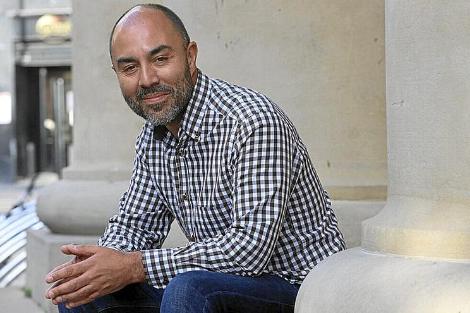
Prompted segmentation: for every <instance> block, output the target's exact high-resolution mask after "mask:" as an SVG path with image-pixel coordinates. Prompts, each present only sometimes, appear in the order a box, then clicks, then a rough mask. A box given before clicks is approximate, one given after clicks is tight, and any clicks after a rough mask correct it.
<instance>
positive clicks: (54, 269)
mask: <svg viewBox="0 0 470 313" xmlns="http://www.w3.org/2000/svg"><path fill="white" fill-rule="evenodd" d="M73 263H74V260H70V261H68V262H66V263H64V264H60V265H58V266H56V267H54V268H53V269H52V270H51V271H50V272H49V273H47V275H46V277H47V276H48V275H50V274H52V273H54V272H57V271H58V270H60V269H63V268H64V267H66V266H69V265H72V264H73Z"/></svg>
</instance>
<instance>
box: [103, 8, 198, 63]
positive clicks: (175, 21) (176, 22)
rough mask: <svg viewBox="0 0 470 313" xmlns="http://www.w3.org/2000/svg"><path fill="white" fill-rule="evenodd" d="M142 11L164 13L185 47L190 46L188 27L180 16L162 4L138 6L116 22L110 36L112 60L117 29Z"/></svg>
mask: <svg viewBox="0 0 470 313" xmlns="http://www.w3.org/2000/svg"><path fill="white" fill-rule="evenodd" d="M141 9H150V10H155V11H158V12H161V13H163V15H164V16H165V17H166V18H168V19H169V20H170V22H171V24H172V25H173V27H174V28H175V30H176V31H177V32H178V33H179V35H180V36H181V39H182V41H183V46H184V47H187V46H188V44H189V42H190V38H189V35H188V32H187V31H186V27H184V24H183V22H182V21H181V19H180V18H179V17H178V15H176V14H175V12H173V11H172V10H170V9H169V8H167V7H165V6H163V5H161V4H155V3H147V4H138V5H135V6H133V7H131V8H130V9H129V10H127V11H126V12H124V14H122V15H121V17H119V19H118V20H117V21H116V23H115V24H114V26H113V29H112V30H111V35H110V36H109V56H110V57H111V59H112V57H113V56H112V48H113V39H114V32H115V30H116V28H117V27H118V26H119V25H120V24H121V23H122V21H124V20H126V19H127V18H128V17H129V16H131V15H132V14H133V13H135V12H136V11H139V10H141Z"/></svg>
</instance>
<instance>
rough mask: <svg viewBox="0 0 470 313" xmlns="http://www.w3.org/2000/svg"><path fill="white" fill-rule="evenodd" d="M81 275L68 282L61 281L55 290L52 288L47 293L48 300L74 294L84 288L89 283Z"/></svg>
mask: <svg viewBox="0 0 470 313" xmlns="http://www.w3.org/2000/svg"><path fill="white" fill-rule="evenodd" d="M83 276H85V275H81V276H78V277H73V278H71V279H69V280H67V281H60V282H59V284H57V285H55V286H54V287H53V288H50V289H49V290H48V291H47V293H46V298H48V299H54V298H57V297H60V296H62V295H66V294H70V293H73V292H75V291H77V290H79V289H81V288H83V287H84V286H86V285H87V284H88V283H89V282H88V281H87V279H86V278H85V277H83Z"/></svg>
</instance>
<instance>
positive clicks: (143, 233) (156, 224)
mask: <svg viewBox="0 0 470 313" xmlns="http://www.w3.org/2000/svg"><path fill="white" fill-rule="evenodd" d="M146 136H148V135H147V134H146V132H145V129H144V131H143V132H142V133H141V135H140V136H139V138H138V139H137V143H136V156H135V159H134V170H133V173H132V177H131V181H130V184H129V188H128V190H127V191H126V192H125V193H124V195H123V196H122V197H121V199H120V202H119V212H118V214H116V215H114V216H113V217H111V218H110V220H109V222H108V226H107V228H106V230H105V232H104V234H103V236H102V237H101V238H100V239H99V240H98V245H100V246H104V247H108V248H113V249H117V250H121V251H137V250H145V249H157V248H160V247H161V245H162V243H163V241H164V240H165V238H166V236H167V234H168V232H169V229H170V226H171V223H172V221H173V219H174V217H173V214H172V213H171V212H170V211H169V210H168V209H167V208H166V207H165V206H164V204H163V201H161V200H160V198H159V195H158V193H157V190H156V188H155V185H154V183H153V181H152V179H151V174H150V171H149V167H148V164H147V162H146V156H145V155H146V154H145V139H146Z"/></svg>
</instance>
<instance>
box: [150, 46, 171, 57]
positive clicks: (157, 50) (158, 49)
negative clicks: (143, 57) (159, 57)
mask: <svg viewBox="0 0 470 313" xmlns="http://www.w3.org/2000/svg"><path fill="white" fill-rule="evenodd" d="M163 50H172V51H173V48H172V47H170V46H167V45H160V46H158V47H156V48H153V49H152V50H150V52H149V54H150V55H155V54H158V53H160V52H162V51H163Z"/></svg>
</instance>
